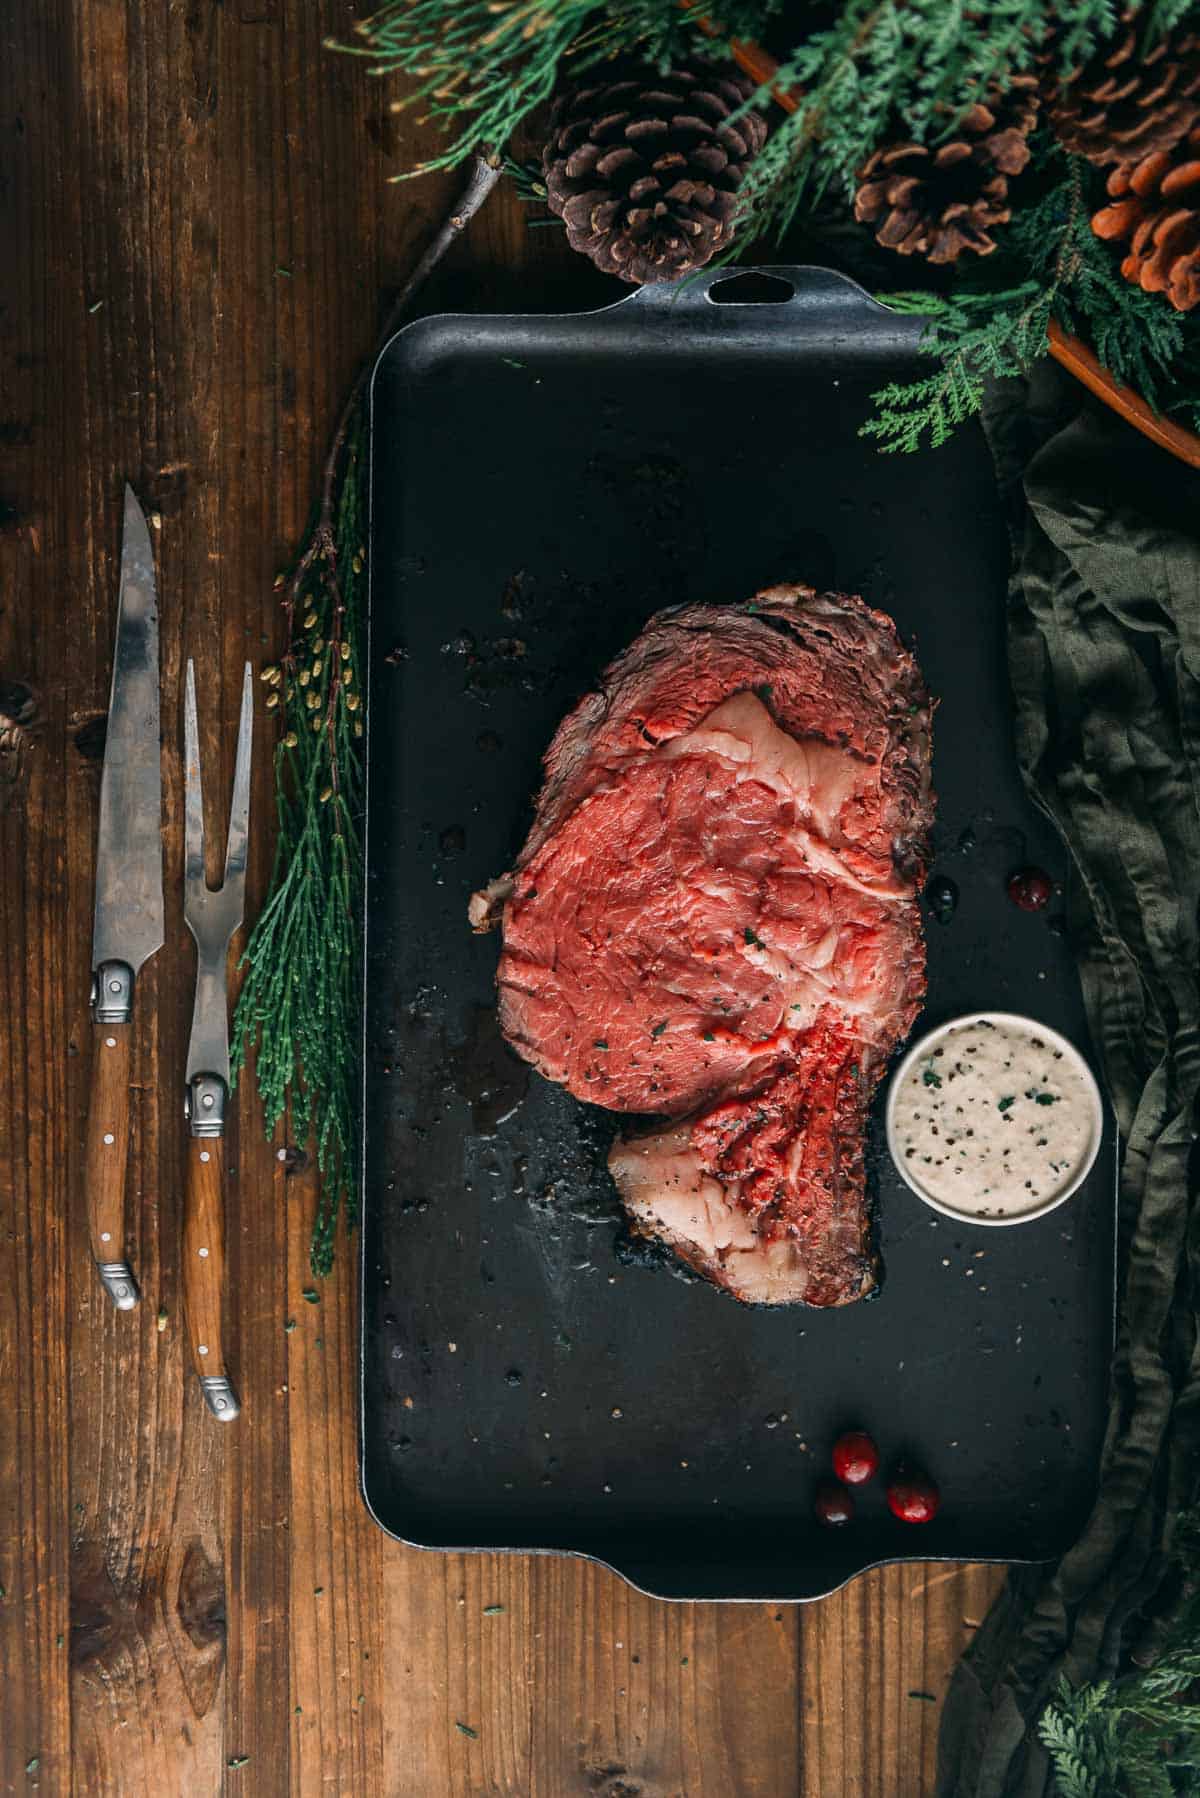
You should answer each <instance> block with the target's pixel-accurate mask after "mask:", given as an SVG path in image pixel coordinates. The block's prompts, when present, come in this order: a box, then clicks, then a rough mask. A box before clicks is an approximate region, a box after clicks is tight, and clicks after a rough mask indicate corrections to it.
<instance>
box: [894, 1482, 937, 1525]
mask: <svg viewBox="0 0 1200 1798" xmlns="http://www.w3.org/2000/svg"><path fill="white" fill-rule="evenodd" d="M887 1501H888V1509H889V1511H891V1513H892V1515H893V1516H894V1517H898V1518H899V1519H900V1521H901V1523H932V1522H933V1519H934V1518H935V1517H936V1516H937V1514H938V1508H939V1506H940V1505H941V1502H942V1495H941V1493H940V1492H939V1491H938V1489H937V1487H936V1486H935V1485H934V1483H933V1481H932V1480H931V1479H930V1478H929V1476H928V1475H927V1474H924V1473H907V1472H906V1473H898V1474H897V1475H896V1477H895V1479H893V1480H892V1481H891V1483H890V1484H889V1486H888V1489H887Z"/></svg>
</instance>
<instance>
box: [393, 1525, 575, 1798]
mask: <svg viewBox="0 0 1200 1798" xmlns="http://www.w3.org/2000/svg"><path fill="white" fill-rule="evenodd" d="M535 1565H536V1563H535V1562H534V1561H533V1559H532V1558H531V1557H530V1556H528V1555H446V1554H436V1553H422V1552H421V1551H420V1550H417V1549H410V1548H403V1547H401V1546H400V1544H398V1543H396V1542H388V1543H387V1544H386V1546H385V1549H384V1557H383V1594H382V1598H383V1615H384V1618H385V1624H384V1639H385V1642H386V1643H387V1644H388V1663H389V1668H390V1672H391V1685H390V1692H389V1699H388V1703H387V1706H386V1708H385V1711H384V1718H383V1728H384V1788H383V1789H384V1791H385V1792H386V1793H387V1795H388V1798H451V1795H452V1798H475V1795H476V1794H483V1793H489V1794H490V1793H497V1794H504V1798H530V1795H531V1794H532V1792H533V1790H534V1768H533V1759H532V1730H533V1724H532V1719H533V1713H534V1710H535V1708H536V1707H537V1706H538V1705H539V1704H541V1703H543V1702H544V1696H543V1695H542V1694H539V1693H538V1691H537V1688H536V1683H535V1672H534V1667H535V1644H534V1632H535V1623H534V1615H533V1607H532V1593H533V1584H534V1573H533V1569H534V1567H535Z"/></svg>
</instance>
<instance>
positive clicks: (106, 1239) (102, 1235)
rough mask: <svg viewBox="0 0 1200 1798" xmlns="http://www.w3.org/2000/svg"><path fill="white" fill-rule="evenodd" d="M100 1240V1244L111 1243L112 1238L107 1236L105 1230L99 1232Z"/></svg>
mask: <svg viewBox="0 0 1200 1798" xmlns="http://www.w3.org/2000/svg"><path fill="white" fill-rule="evenodd" d="M100 1240H101V1242H111V1241H112V1237H111V1236H110V1235H109V1233H108V1231H107V1230H101V1232H100Z"/></svg>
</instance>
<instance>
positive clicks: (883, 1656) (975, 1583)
mask: <svg viewBox="0 0 1200 1798" xmlns="http://www.w3.org/2000/svg"><path fill="white" fill-rule="evenodd" d="M1003 1579H1004V1572H1003V1569H1001V1568H996V1567H978V1566H971V1565H965V1566H943V1565H942V1564H940V1563H937V1562H929V1563H920V1562H918V1563H916V1564H914V1565H908V1566H899V1567H881V1568H876V1569H874V1570H873V1571H872V1572H870V1573H865V1574H863V1575H862V1576H861V1577H860V1578H858V1579H856V1580H854V1581H852V1582H851V1584H850V1585H849V1586H846V1587H844V1588H843V1590H842V1591H840V1592H836V1593H834V1594H833V1596H832V1597H830V1598H827V1599H824V1600H823V1601H822V1602H821V1603H819V1604H814V1605H809V1606H806V1607H805V1608H804V1610H803V1612H802V1615H801V1622H800V1702H801V1712H802V1717H803V1726H804V1741H805V1763H804V1778H803V1783H802V1785H801V1787H800V1790H801V1792H802V1793H803V1798H826V1794H828V1793H831V1792H853V1793H855V1794H856V1795H858V1794H861V1798H924V1794H926V1793H929V1792H932V1791H933V1789H934V1780H935V1774H936V1765H937V1730H938V1720H939V1718H940V1715H941V1706H942V1701H943V1700H944V1698H945V1695H946V1688H947V1686H948V1684H949V1680H950V1675H951V1673H952V1672H953V1669H954V1665H955V1663H956V1661H957V1660H958V1657H959V1656H960V1654H961V1653H962V1651H963V1649H964V1648H966V1647H967V1645H968V1643H969V1642H970V1640H971V1636H972V1635H973V1633H974V1630H975V1628H976V1627H977V1626H978V1624H979V1623H980V1622H981V1621H982V1619H983V1617H984V1616H985V1614H986V1612H987V1610H988V1607H989V1605H990V1604H991V1601H992V1598H993V1597H994V1596H995V1594H996V1593H997V1592H998V1591H999V1589H1000V1586H1001V1585H1002V1584H1003Z"/></svg>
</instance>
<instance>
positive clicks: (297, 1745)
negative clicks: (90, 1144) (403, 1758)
mask: <svg viewBox="0 0 1200 1798" xmlns="http://www.w3.org/2000/svg"><path fill="white" fill-rule="evenodd" d="M297 1184H299V1183H297ZM308 1185H309V1191H308V1193H307V1194H306V1195H305V1201H304V1202H303V1203H297V1204H296V1205H295V1206H294V1210H295V1212H297V1213H298V1214H299V1218H298V1219H297V1220H296V1224H298V1223H299V1219H300V1218H302V1219H303V1220H304V1226H305V1227H295V1225H294V1227H293V1228H292V1230H291V1232H290V1234H289V1241H288V1303H289V1305H290V1306H291V1315H292V1316H293V1317H295V1319H296V1328H295V1330H293V1331H292V1332H291V1333H290V1334H289V1335H288V1336H287V1343H288V1389H289V1424H290V1441H291V1454H292V1502H291V1549H292V1552H291V1602H290V1612H291V1631H292V1636H291V1693H290V1700H291V1706H292V1713H293V1722H292V1763H291V1790H292V1792H294V1793H296V1794H302V1795H304V1798H307V1794H309V1793H318V1792H330V1791H332V1792H354V1793H355V1794H358V1793H362V1794H363V1795H364V1798H373V1795H374V1794H376V1793H379V1792H381V1791H383V1789H384V1783H383V1780H384V1775H383V1721H382V1707H383V1705H384V1703H385V1702H386V1703H390V1702H391V1700H392V1692H393V1682H392V1681H391V1680H390V1679H389V1677H388V1671H389V1670H388V1665H387V1663H386V1661H385V1658H384V1655H383V1652H382V1649H383V1643H384V1641H385V1639H386V1638H385V1635H384V1633H383V1629H382V1627H381V1622H382V1620H381V1607H380V1602H379V1597H380V1591H381V1583H382V1560H383V1536H382V1534H381V1532H380V1531H379V1530H378V1529H377V1528H376V1527H375V1525H374V1524H373V1523H372V1522H371V1520H370V1519H369V1518H368V1516H367V1514H366V1510H365V1508H364V1506H363V1503H362V1499H361V1496H360V1494H359V1490H358V1468H357V1461H356V1456H355V1438H354V1432H353V1428H352V1425H351V1420H352V1418H353V1416H354V1406H355V1390H356V1386H355V1359H356V1344H357V1327H356V1317H355V1310H356V1307H355V1305H354V1302H353V1294H354V1273H353V1266H352V1259H351V1257H350V1256H349V1255H343V1256H342V1258H341V1262H340V1264H339V1266H338V1268H337V1270H336V1271H335V1273H334V1275H333V1276H332V1277H331V1278H330V1279H328V1280H325V1281H323V1282H322V1284H321V1287H320V1292H319V1294H317V1302H316V1303H313V1302H311V1301H310V1300H308V1299H306V1298H305V1296H304V1295H305V1294H306V1293H311V1294H316V1293H317V1289H316V1287H315V1285H314V1282H313V1279H312V1275H311V1273H310V1271H309V1267H308V1229H307V1227H306V1226H307V1223H308V1220H309V1216H310V1213H309V1204H310V1203H311V1201H312V1197H313V1195H312V1191H311V1182H308Z"/></svg>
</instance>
